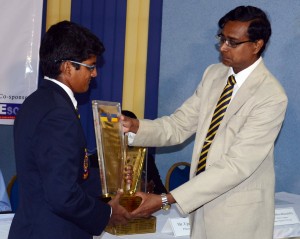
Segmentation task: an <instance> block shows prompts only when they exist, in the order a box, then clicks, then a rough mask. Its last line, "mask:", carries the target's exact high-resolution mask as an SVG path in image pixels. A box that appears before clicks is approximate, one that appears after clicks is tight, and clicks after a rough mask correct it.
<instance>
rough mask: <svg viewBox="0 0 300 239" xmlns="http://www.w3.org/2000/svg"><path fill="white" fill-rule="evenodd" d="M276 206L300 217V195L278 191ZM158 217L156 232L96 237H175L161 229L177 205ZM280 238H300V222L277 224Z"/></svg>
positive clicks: (1, 222)
mask: <svg viewBox="0 0 300 239" xmlns="http://www.w3.org/2000/svg"><path fill="white" fill-rule="evenodd" d="M275 198H276V208H284V207H293V208H294V210H295V212H296V214H297V215H298V217H299V218H300V195H295V194H290V193H284V192H281V193H276V196H275ZM154 216H156V218H157V225H156V233H149V234H136V235H126V236H115V235H111V234H109V233H106V232H104V233H102V234H101V235H100V236H95V237H94V239H120V238H122V239H169V238H175V237H174V236H173V235H171V234H166V233H162V232H161V230H162V228H163V226H164V225H165V223H166V222H167V220H168V218H176V217H180V214H179V212H178V211H177V209H176V207H175V206H174V207H172V209H171V210H170V211H169V212H163V211H159V212H157V213H156V214H154ZM12 218H13V214H0V239H7V236H8V231H9V228H10V224H11V220H12ZM188 238H189V237H188V236H183V237H180V239H188ZM279 238H290V239H291V238H295V239H296V238H300V224H294V225H284V226H275V228H274V239H279Z"/></svg>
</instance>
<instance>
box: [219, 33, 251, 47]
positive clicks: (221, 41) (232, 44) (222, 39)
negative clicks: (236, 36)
mask: <svg viewBox="0 0 300 239" xmlns="http://www.w3.org/2000/svg"><path fill="white" fill-rule="evenodd" d="M216 38H217V40H218V41H219V44H220V46H221V45H223V44H224V43H225V44H226V46H228V47H231V48H236V47H237V46H238V45H240V44H243V43H246V42H254V41H251V40H248V41H240V42H236V41H234V40H231V39H227V38H226V37H225V36H224V35H223V34H218V35H217V36H216Z"/></svg>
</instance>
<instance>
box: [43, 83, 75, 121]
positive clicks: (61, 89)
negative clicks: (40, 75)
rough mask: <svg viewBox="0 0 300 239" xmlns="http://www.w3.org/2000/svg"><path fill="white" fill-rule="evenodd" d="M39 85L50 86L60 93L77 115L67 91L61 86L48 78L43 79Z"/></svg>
mask: <svg viewBox="0 0 300 239" xmlns="http://www.w3.org/2000/svg"><path fill="white" fill-rule="evenodd" d="M41 87H46V88H51V89H53V90H55V92H57V93H58V94H60V95H61V96H62V97H63V98H64V99H65V100H66V103H67V104H68V105H69V106H70V107H71V108H72V109H73V111H74V114H75V115H76V117H77V115H78V113H77V112H76V109H75V108H74V105H73V103H72V100H71V99H70V96H69V95H68V94H67V92H65V90H64V89H63V88H61V87H60V86H59V85H57V84H55V83H53V82H52V81H49V80H44V81H43V83H42V86H41Z"/></svg>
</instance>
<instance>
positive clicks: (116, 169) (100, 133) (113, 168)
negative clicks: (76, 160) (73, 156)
mask: <svg viewBox="0 0 300 239" xmlns="http://www.w3.org/2000/svg"><path fill="white" fill-rule="evenodd" d="M92 108H93V117H94V126H95V134H96V143H97V149H98V162H99V171H100V180H101V186H102V199H103V200H104V201H109V200H110V199H111V198H112V197H114V196H115V195H116V193H117V191H118V189H123V192H124V194H123V195H122V197H121V199H120V204H121V205H122V206H123V207H125V208H126V209H127V210H128V211H129V212H130V211H133V210H134V209H136V208H137V207H138V206H139V205H140V203H141V198H140V197H135V196H134V194H135V193H136V192H137V191H141V190H142V188H143V186H144V185H146V184H147V182H145V183H144V184H143V183H142V182H141V181H142V180H141V175H142V171H143V165H144V163H145V161H146V158H147V149H146V148H142V147H131V146H128V144H127V136H126V135H124V133H123V130H122V125H121V124H120V122H119V116H120V115H121V105H120V103H118V102H109V101H99V100H94V101H92ZM125 167H131V168H132V171H133V175H132V180H131V183H130V184H128V183H127V182H126V180H125V174H124V172H125V171H124V169H125ZM155 230H156V218H155V217H153V216H151V217H150V218H147V219H144V218H141V219H132V220H130V221H129V223H128V224H127V225H118V226H107V227H106V229H105V231H106V232H109V233H111V234H114V235H129V234H141V233H152V232H155Z"/></svg>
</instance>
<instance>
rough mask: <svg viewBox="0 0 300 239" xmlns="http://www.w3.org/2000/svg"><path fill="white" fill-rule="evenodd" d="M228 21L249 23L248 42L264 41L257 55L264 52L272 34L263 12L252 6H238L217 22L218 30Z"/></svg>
mask: <svg viewBox="0 0 300 239" xmlns="http://www.w3.org/2000/svg"><path fill="white" fill-rule="evenodd" d="M228 21H240V22H248V21H251V23H250V25H249V27H248V37H249V40H251V41H257V40H260V39H262V40H263V41H264V45H263V46H262V48H261V49H260V51H259V53H258V54H259V55H261V54H262V53H263V52H264V50H265V47H266V45H267V43H268V41H269V38H270V36H271V34H272V30H271V24H270V21H269V19H268V17H267V15H266V13H265V12H264V11H262V10H261V9H259V8H257V7H253V6H239V7H236V8H235V9H233V10H231V11H230V12H228V13H227V14H225V15H224V16H223V17H222V18H221V19H220V20H219V23H218V25H219V27H220V29H223V28H224V26H225V24H226V23H227V22H228Z"/></svg>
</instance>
